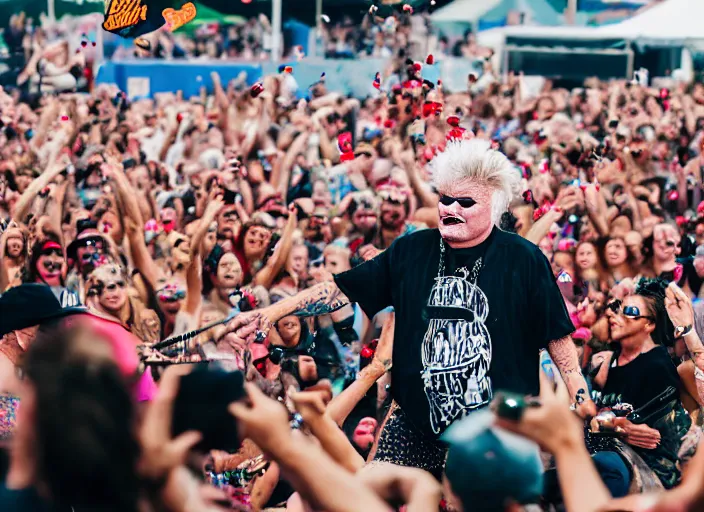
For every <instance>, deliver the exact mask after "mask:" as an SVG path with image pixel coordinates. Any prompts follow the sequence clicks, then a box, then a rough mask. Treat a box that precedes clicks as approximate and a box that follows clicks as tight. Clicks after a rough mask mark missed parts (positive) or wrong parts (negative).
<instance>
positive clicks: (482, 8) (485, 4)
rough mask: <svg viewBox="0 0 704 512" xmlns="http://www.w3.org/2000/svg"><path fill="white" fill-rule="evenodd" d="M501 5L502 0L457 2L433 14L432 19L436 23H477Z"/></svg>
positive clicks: (465, 0) (457, 0) (461, 0)
mask: <svg viewBox="0 0 704 512" xmlns="http://www.w3.org/2000/svg"><path fill="white" fill-rule="evenodd" d="M500 3H501V0H455V1H454V2H452V3H451V4H448V5H446V6H445V7H441V8H440V9H438V10H437V11H435V12H434V13H433V14H431V15H430V19H431V20H432V21H433V22H435V23H442V22H470V23H476V22H477V21H478V20H479V18H481V17H482V16H483V15H484V14H486V13H487V12H489V11H490V10H492V9H493V8H494V7H496V6H497V5H499V4H500Z"/></svg>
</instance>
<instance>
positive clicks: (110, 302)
mask: <svg viewBox="0 0 704 512" xmlns="http://www.w3.org/2000/svg"><path fill="white" fill-rule="evenodd" d="M128 285H129V283H128V280H127V276H125V273H124V272H123V270H122V268H120V267H119V266H118V265H114V264H108V265H103V266H101V267H98V268H97V269H95V270H94V271H93V272H92V273H91V274H90V276H89V278H88V283H87V290H86V297H87V300H86V303H87V305H88V307H89V308H90V310H91V311H92V312H93V313H96V314H97V315H99V316H104V317H108V318H110V319H111V320H117V321H118V322H120V323H121V324H122V325H123V326H124V327H125V328H126V329H127V330H128V331H130V332H131V333H132V334H134V335H135V336H136V337H138V338H139V339H140V340H142V341H143V342H144V343H147V344H151V343H156V342H157V341H159V339H160V337H159V335H160V331H161V322H160V321H159V317H158V316H157V314H156V313H155V312H154V311H153V310H151V309H147V308H146V307H144V305H142V303H141V302H140V301H139V300H133V299H131V298H130V296H129V292H128Z"/></svg>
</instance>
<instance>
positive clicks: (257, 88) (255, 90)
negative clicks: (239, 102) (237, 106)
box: [249, 82, 264, 98]
mask: <svg viewBox="0 0 704 512" xmlns="http://www.w3.org/2000/svg"><path fill="white" fill-rule="evenodd" d="M263 92H264V85H263V84H262V83H261V82H257V83H256V84H254V85H253V86H252V88H251V89H250V90H249V95H250V96H251V97H252V98H256V97H257V96H259V95H260V94H261V93H263Z"/></svg>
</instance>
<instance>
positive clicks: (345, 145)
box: [337, 132, 354, 162]
mask: <svg viewBox="0 0 704 512" xmlns="http://www.w3.org/2000/svg"><path fill="white" fill-rule="evenodd" d="M337 148H338V149H339V150H340V162H349V161H350V160H354V151H353V150H352V134H351V133H350V132H344V133H341V134H340V135H338V136H337Z"/></svg>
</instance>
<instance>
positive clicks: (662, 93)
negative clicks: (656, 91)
mask: <svg viewBox="0 0 704 512" xmlns="http://www.w3.org/2000/svg"><path fill="white" fill-rule="evenodd" d="M669 97H670V91H669V90H668V89H665V88H662V89H660V99H661V100H666V99H667V98H669Z"/></svg>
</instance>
